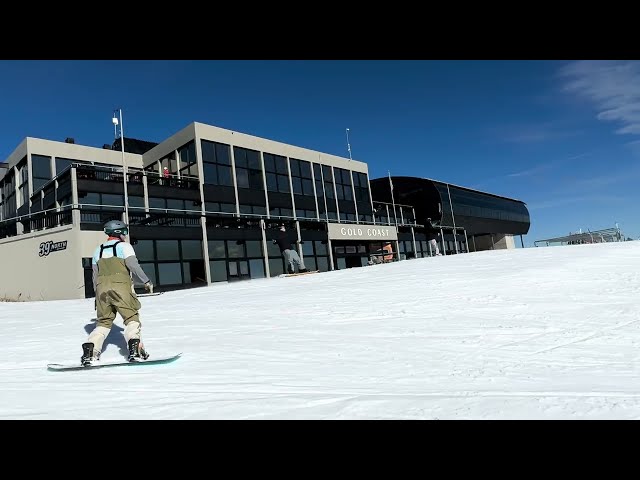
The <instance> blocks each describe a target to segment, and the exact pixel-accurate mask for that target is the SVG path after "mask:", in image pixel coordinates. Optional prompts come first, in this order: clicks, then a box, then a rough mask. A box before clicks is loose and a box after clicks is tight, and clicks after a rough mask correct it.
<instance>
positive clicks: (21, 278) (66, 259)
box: [0, 225, 84, 300]
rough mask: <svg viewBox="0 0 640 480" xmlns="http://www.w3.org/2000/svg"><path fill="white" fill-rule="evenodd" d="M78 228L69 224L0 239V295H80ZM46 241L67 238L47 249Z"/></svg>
mask: <svg viewBox="0 0 640 480" xmlns="http://www.w3.org/2000/svg"><path fill="white" fill-rule="evenodd" d="M78 234H79V232H78V230H77V229H74V228H73V227H72V226H70V225H66V226H63V227H57V228H52V229H50V230H46V231H41V232H34V233H28V234H25V235H20V236H19V237H12V238H6V239H2V240H0V265H1V266H2V267H1V268H2V269H1V270H0V298H5V297H7V298H12V299H18V298H19V299H20V300H63V299H72V298H84V274H83V270H82V262H81V257H80V255H79V253H78V252H79V251H80V245H79V235H78ZM48 242H53V243H56V242H67V243H66V248H64V249H62V250H57V251H49V253H48V254H46V250H45V247H46V245H47V244H48Z"/></svg>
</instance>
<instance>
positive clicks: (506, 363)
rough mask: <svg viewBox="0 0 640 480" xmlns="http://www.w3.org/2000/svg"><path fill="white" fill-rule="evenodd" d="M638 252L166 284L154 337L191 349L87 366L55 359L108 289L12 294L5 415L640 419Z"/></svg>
mask: <svg viewBox="0 0 640 480" xmlns="http://www.w3.org/2000/svg"><path fill="white" fill-rule="evenodd" d="M639 261H640V242H637V241H634V242H624V243H618V244H599V245H579V246H566V247H549V248H529V249H516V250H501V251H489V252H477V253H471V254H464V255H457V256H449V257H436V258H428V259H415V260H410V261H404V262H400V263H394V264H385V265H376V266H371V267H364V268H357V269H349V270H342V271H336V272H326V273H319V274H314V275H308V276H301V277H293V278H275V279H261V280H251V281H250V282H244V283H241V284H238V283H231V284H217V285H212V286H211V287H207V288H199V289H193V290H183V291H176V292H167V293H165V294H164V295H161V296H157V297H143V298H141V299H140V300H141V303H142V305H143V308H142V310H141V319H142V328H143V340H144V341H145V343H146V346H147V348H148V350H149V352H150V353H151V355H152V357H153V356H154V355H155V356H160V355H162V354H165V353H177V352H183V357H182V358H180V359H179V360H177V361H176V362H174V363H171V364H167V365H149V366H136V367H116V368H109V369H100V370H88V371H80V372H49V371H47V370H46V364H47V363H53V362H57V363H63V362H76V361H77V360H78V359H79V357H80V353H81V348H80V345H81V344H82V342H84V341H85V340H86V337H87V334H88V331H90V329H91V328H93V326H94V319H95V311H94V310H93V299H84V300H69V301H50V302H32V303H0V332H1V335H0V347H1V348H0V419H50V418H55V419H88V418H98V419H104V418H117V419H129V418H134V419H207V418H211V419H307V418H310V419H512V418H516V419H518V418H521V419H565V418H566V419H582V418H584V419H608V418H613V419H637V418H640V381H639V380H640V379H639V375H638V373H639V371H638V368H637V365H638V362H639V360H640V349H639V348H638V347H639V346H640V321H639V320H640V308H639V307H640V300H639V294H640V273H638V272H637V270H638V267H637V266H638V265H639V264H640V262H639ZM0 296H1V292H0ZM122 327H123V325H122V321H121V319H120V317H117V319H116V322H115V325H114V328H113V331H112V332H111V334H110V335H109V337H108V339H107V342H106V344H105V345H106V348H105V351H104V353H103V358H105V359H118V358H120V357H121V349H122V348H123V346H124V340H123V337H122V333H123V330H122ZM120 405H134V406H135V408H133V409H131V408H127V409H125V408H119V406H120Z"/></svg>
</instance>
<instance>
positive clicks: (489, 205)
mask: <svg viewBox="0 0 640 480" xmlns="http://www.w3.org/2000/svg"><path fill="white" fill-rule="evenodd" d="M434 184H435V186H436V188H437V189H438V192H439V193H440V197H441V198H442V223H443V224H444V225H452V224H453V219H452V217H451V203H453V214H454V215H455V216H458V215H460V216H467V217H476V218H486V219H492V220H503V221H511V222H523V223H528V222H529V212H528V211H527V208H526V207H525V206H524V205H523V204H522V203H520V202H516V201H512V200H509V199H506V198H498V197H494V196H491V195H487V194H483V193H480V192H474V191H470V190H464V189H461V188H458V187H455V186H451V185H450V186H449V191H447V186H446V185H445V184H441V183H437V182H434ZM449 193H451V203H450V202H449Z"/></svg>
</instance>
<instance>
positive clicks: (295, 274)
mask: <svg viewBox="0 0 640 480" xmlns="http://www.w3.org/2000/svg"><path fill="white" fill-rule="evenodd" d="M310 273H320V270H311V271H309V272H303V273H283V274H282V275H278V276H279V277H299V276H300V275H309V274H310Z"/></svg>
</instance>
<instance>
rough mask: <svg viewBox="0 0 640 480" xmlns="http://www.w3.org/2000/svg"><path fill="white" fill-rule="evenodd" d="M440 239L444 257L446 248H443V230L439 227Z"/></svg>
mask: <svg viewBox="0 0 640 480" xmlns="http://www.w3.org/2000/svg"><path fill="white" fill-rule="evenodd" d="M440 241H441V242H442V255H444V256H445V257H446V256H447V249H446V248H445V245H444V232H443V231H442V228H440Z"/></svg>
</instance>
